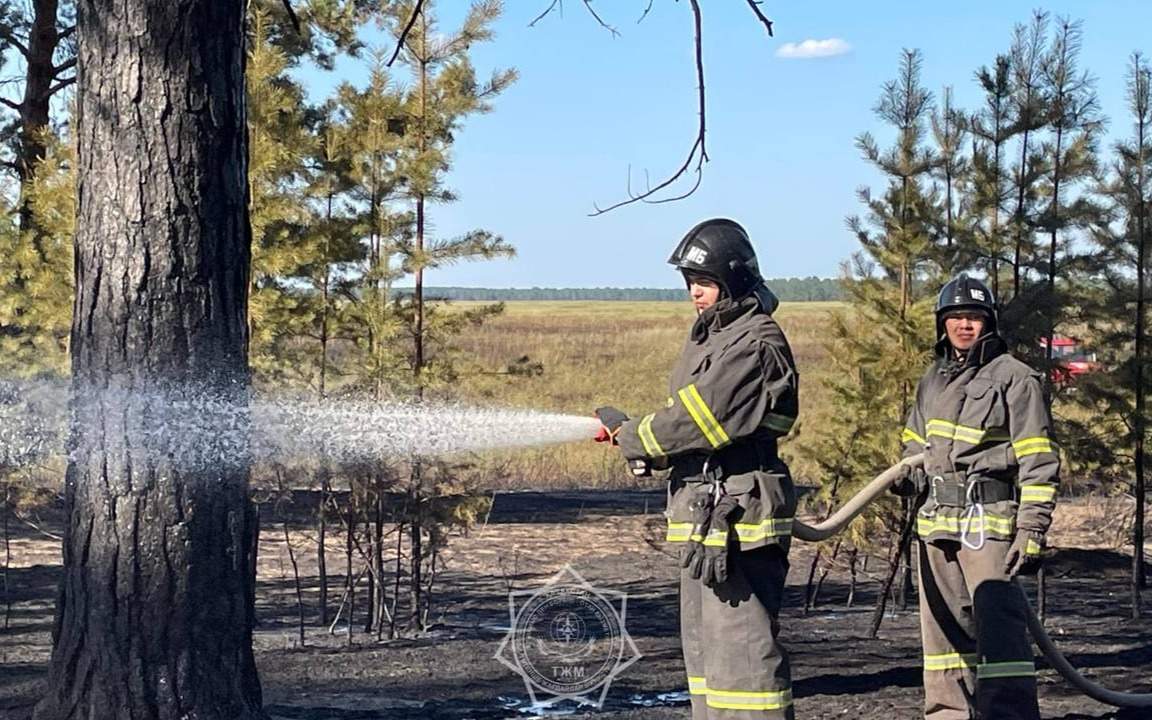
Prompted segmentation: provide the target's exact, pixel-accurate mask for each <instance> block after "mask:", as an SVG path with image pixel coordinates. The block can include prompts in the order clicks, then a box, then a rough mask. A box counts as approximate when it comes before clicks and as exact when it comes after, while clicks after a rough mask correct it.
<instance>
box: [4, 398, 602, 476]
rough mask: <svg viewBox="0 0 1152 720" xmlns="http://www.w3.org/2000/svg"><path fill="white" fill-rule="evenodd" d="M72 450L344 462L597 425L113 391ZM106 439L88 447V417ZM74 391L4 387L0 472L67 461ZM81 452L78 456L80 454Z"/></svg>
mask: <svg viewBox="0 0 1152 720" xmlns="http://www.w3.org/2000/svg"><path fill="white" fill-rule="evenodd" d="M71 408H72V417H73V419H74V421H73V423H72V426H73V429H74V437H73V438H72V445H73V447H76V446H82V444H83V443H84V442H86V441H88V440H91V441H92V442H99V443H101V444H103V445H105V446H106V447H107V446H108V445H121V444H123V445H125V446H126V447H125V448H124V449H125V450H126V451H128V452H130V453H132V454H134V455H135V454H140V453H144V454H148V453H154V454H159V455H162V456H163V458H164V460H165V462H166V463H170V464H171V465H172V466H175V467H178V468H183V469H186V470H196V471H204V470H211V469H212V468H227V467H231V466H235V465H237V464H242V463H247V462H281V463H290V462H295V461H302V460H306V459H309V458H316V457H323V458H325V459H327V460H329V461H331V462H333V463H337V464H360V463H372V462H381V461H384V460H388V459H396V458H411V457H424V458H430V457H446V456H452V455H457V454H460V453H465V452H478V451H484V450H496V449H503V448H514V447H526V446H532V445H545V444H553V443H564V442H572V441H575V440H583V439H587V438H590V437H592V435H594V434H595V432H596V429H597V428H598V427H599V422H598V421H597V420H596V419H595V418H592V417H586V416H580V415H564V414H559V413H548V412H538V411H533V410H520V409H506V408H479V407H469V406H464V405H459V404H447V403H404V402H364V401H354V400H341V399H333V400H323V401H321V400H315V399H300V400H296V399H290V398H262V397H255V398H252V399H251V400H247V401H238V400H236V399H234V398H230V397H228V396H226V395H224V394H222V393H221V392H219V391H218V390H216V389H213V388H208V387H202V386H192V385H182V386H169V387H166V388H165V389H163V390H147V391H131V390H120V389H105V390H101V391H99V392H93V393H88V394H87V395H86V396H85V397H84V398H80V399H78V398H72V401H71ZM92 414H97V415H99V417H100V419H101V420H102V422H103V424H104V426H105V431H104V433H103V434H102V435H101V437H99V438H86V435H87V433H86V432H85V430H86V424H87V423H86V422H85V421H84V418H85V417H91V415H92ZM68 418H69V390H68V388H67V386H65V385H63V384H60V383H57V384H50V383H13V382H8V383H4V384H3V385H2V386H0V468H3V467H9V468H11V467H17V466H21V465H25V464H27V463H28V462H30V461H31V460H32V459H34V458H37V457H43V456H45V455H66V454H68V453H67V452H66V447H67V445H68V432H67V430H68V426H69V423H68ZM73 452H74V451H73Z"/></svg>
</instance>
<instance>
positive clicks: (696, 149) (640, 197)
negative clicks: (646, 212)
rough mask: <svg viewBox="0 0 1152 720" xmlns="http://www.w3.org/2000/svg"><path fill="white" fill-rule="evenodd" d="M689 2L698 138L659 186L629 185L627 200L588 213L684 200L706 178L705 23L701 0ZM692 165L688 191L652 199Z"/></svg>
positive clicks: (595, 207)
mask: <svg viewBox="0 0 1152 720" xmlns="http://www.w3.org/2000/svg"><path fill="white" fill-rule="evenodd" d="M690 2H691V5H692V19H693V25H694V28H695V30H694V32H695V45H696V82H697V90H696V93H697V95H696V97H697V103H698V105H699V114H700V122H699V124H698V125H697V128H696V140H695V141H694V142H693V143H692V149H691V150H689V152H688V157H687V158H685V160H684V163H683V164H682V165H681V166H680V167H679V168H678V169H677V170H676V172H674V173H672V174H671V175H670V176H668V177H667V178H666V179H664V180H663V181H662V182H661V183H659V184H658V185H656V186H654V187H649V188H648V189H647V190H645V191H644V192H642V193H639V194H636V193H633V192H632V189H631V187H629V188H628V199H627V200H621V201H620V202H617V203H613V204H612V205H609V206H608V207H606V208H601V207H600V206H598V205H595V204H594V205H593V208H594V212H591V213H589V215H590V216H591V217H596V216H597V215H603V214H604V213H607V212H611V211H613V210H615V209H617V208H621V207H624V206H625V205H632V204H633V203H638V202H645V203H651V204H659V203H666V202H674V201H676V200H683V199H684V198H686V197H688V196H689V195H691V194H692V193H694V192H696V190H697V189H698V188H699V187H700V181H701V179H703V168H704V163H706V162H708V150H707V148H706V147H705V145H704V136H705V132H706V129H707V122H706V117H705V107H706V103H705V97H706V96H705V91H704V47H703V42H702V39H701V38H702V34H703V30H702V25H703V23H702V21H701V17H700V2H699V0H690ZM693 163H695V168H692V165H693ZM689 168H692V170H693V171H694V172H695V173H696V181H695V182H694V183H692V187H690V188H688V190H687V191H686V192H684V193H682V194H680V195H677V196H675V197H668V198H661V199H659V200H653V199H652V198H653V197H655V196H656V195H657V194H659V193H660V192H661V191H663V190H664V189H665V188H667V187H669V186H671V185H672V184H674V183H675V182H676V181H678V180H679V179H680V178H682V177H683V176H684V175H685V174H686V173H687V172H688V171H689ZM629 176H631V172H629ZM629 182H631V177H629Z"/></svg>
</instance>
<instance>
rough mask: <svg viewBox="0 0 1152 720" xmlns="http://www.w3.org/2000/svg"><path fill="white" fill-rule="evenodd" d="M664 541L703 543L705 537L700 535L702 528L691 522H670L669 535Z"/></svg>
mask: <svg viewBox="0 0 1152 720" xmlns="http://www.w3.org/2000/svg"><path fill="white" fill-rule="evenodd" d="M664 539H665V540H667V541H668V542H688V541H689V540H694V541H696V542H703V541H704V536H703V535H701V534H700V528H699V527H697V526H696V525H693V524H692V523H690V522H672V521H671V520H669V521H668V533H667V535H665V536H664Z"/></svg>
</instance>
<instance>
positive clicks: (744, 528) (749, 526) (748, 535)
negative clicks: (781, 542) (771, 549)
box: [736, 518, 792, 542]
mask: <svg viewBox="0 0 1152 720" xmlns="http://www.w3.org/2000/svg"><path fill="white" fill-rule="evenodd" d="M791 535H792V518H764V519H763V520H761V521H760V522H758V523H736V536H737V537H739V538H740V542H756V541H758V540H767V539H768V538H778V537H790V536H791Z"/></svg>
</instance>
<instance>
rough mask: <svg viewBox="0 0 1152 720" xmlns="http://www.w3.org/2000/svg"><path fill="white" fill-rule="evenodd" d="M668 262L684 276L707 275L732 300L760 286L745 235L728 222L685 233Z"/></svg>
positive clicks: (711, 222)
mask: <svg viewBox="0 0 1152 720" xmlns="http://www.w3.org/2000/svg"><path fill="white" fill-rule="evenodd" d="M668 262H669V263H670V264H672V265H675V266H676V267H678V268H679V269H680V271H681V272H683V273H684V274H685V276H687V275H690V274H697V275H706V276H707V277H710V278H712V279H713V280H715V281H716V282H717V283H718V284H719V285H720V287H721V288H722V289H723V290H724V291H725V292H726V293H727V294H728V296H729V297H731V298H732V299H734V300H739V299H741V298H743V297H745V296H746V295H748V294H749V293H751V292H752V291H754V290H756V289H757V288H758V287H759V286H760V285H762V284H763V282H764V278H763V277H761V275H760V266H759V265H758V264H757V263H756V251H755V250H754V249H753V248H752V242H751V241H750V240H749V239H748V233H747V232H745V230H744V228H742V227H740V224H739V223H737V222H736V221H734V220H729V219H727V218H713V219H711V220H705V221H704V222H702V223H700V224H699V225H697V226H696V227H694V228H692V229H691V230H689V231H688V234H687V235H685V236H684V239H683V240H681V241H680V244H679V245H677V246H676V250H675V251H674V252H673V253H672V257H670V258H668Z"/></svg>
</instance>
